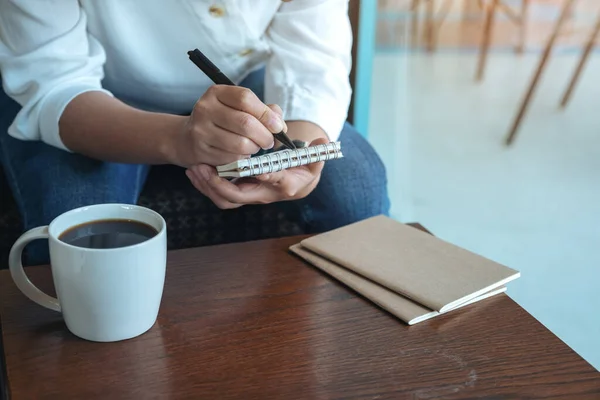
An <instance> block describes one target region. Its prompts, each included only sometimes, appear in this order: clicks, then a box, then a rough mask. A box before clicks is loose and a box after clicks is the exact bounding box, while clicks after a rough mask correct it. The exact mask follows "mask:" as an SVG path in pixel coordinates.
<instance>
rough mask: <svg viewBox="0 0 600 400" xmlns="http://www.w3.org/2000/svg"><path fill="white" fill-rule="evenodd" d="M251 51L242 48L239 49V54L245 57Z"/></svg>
mask: <svg viewBox="0 0 600 400" xmlns="http://www.w3.org/2000/svg"><path fill="white" fill-rule="evenodd" d="M252 53H254V50H252V49H244V50H242V51H240V56H242V57H245V56H249V55H250V54H252Z"/></svg>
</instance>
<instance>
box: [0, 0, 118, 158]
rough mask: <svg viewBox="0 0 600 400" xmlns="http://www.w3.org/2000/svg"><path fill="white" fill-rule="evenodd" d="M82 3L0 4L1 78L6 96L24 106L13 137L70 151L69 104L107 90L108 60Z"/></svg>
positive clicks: (26, 0)
mask: <svg viewBox="0 0 600 400" xmlns="http://www.w3.org/2000/svg"><path fill="white" fill-rule="evenodd" d="M86 23H87V18H86V15H85V13H84V12H83V10H82V9H81V7H80V6H79V2H78V1H76V0H44V1H37V0H2V1H0V74H1V75H2V84H3V88H4V91H5V93H6V94H7V95H8V96H9V97H11V98H12V99H14V100H15V101H16V102H17V103H19V104H20V105H21V107H22V108H21V110H20V111H19V113H18V114H17V116H16V117H15V119H14V121H13V122H12V124H11V125H10V127H9V129H8V134H10V135H11V136H14V137H16V138H18V139H22V140H41V141H43V142H45V143H47V144H49V145H52V146H55V147H58V148H61V149H63V150H67V151H69V150H68V149H67V148H66V146H65V145H64V144H63V142H62V140H61V138H60V135H59V129H58V122H59V119H60V117H61V115H62V113H63V110H64V109H65V107H66V106H67V104H68V103H69V102H70V101H71V100H72V99H73V98H74V97H76V96H77V95H79V94H81V93H83V92H87V91H92V90H95V91H103V92H105V93H107V94H109V95H112V94H111V93H110V92H108V91H106V90H104V89H102V85H101V81H102V78H103V76H104V71H103V66H104V63H105V61H106V56H105V52H104V49H103V48H102V46H101V45H100V43H99V42H98V41H97V40H95V39H94V38H93V37H92V36H90V35H88V33H87V27H86Z"/></svg>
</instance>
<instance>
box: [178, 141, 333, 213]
mask: <svg viewBox="0 0 600 400" xmlns="http://www.w3.org/2000/svg"><path fill="white" fill-rule="evenodd" d="M327 142H328V141H327V139H325V138H318V139H315V140H313V141H312V142H311V143H310V145H311V146H314V145H317V144H325V143H327ZM323 165H324V162H323V161H321V162H318V163H313V164H308V165H303V166H299V167H295V168H290V169H287V170H283V171H279V172H273V173H270V174H264V175H259V176H256V177H253V178H238V179H236V180H233V181H229V180H227V179H224V178H221V177H219V176H218V174H217V171H216V169H215V168H213V167H211V166H209V165H204V164H203V165H196V166H193V167H191V168H190V169H188V170H187V171H186V174H187V176H188V178H189V179H190V181H191V182H192V184H193V185H194V187H195V188H196V189H198V190H199V191H200V192H201V193H202V194H204V195H205V196H207V197H208V198H210V199H211V200H212V201H213V203H215V204H216V205H217V207H219V208H221V209H231V208H238V207H241V206H243V205H246V204H267V203H274V202H277V201H287V200H298V199H301V198H303V197H306V196H307V195H308V194H310V192H312V191H313V189H314V188H315V187H316V186H317V184H318V183H319V179H320V177H321V171H322V170H323Z"/></svg>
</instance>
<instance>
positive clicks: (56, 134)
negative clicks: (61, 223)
mask: <svg viewBox="0 0 600 400" xmlns="http://www.w3.org/2000/svg"><path fill="white" fill-rule="evenodd" d="M347 3H348V2H347V0H346V1H344V0H291V1H283V2H282V1H281V0H237V1H236V0H221V1H202V0H196V1H193V0H188V1H179V2H162V1H149V2H148V1H145V2H141V1H140V2H133V1H120V0H107V1H92V0H87V1H86V0H81V1H77V0H53V1H44V2H32V1H27V0H0V74H1V75H2V82H3V88H4V92H5V94H4V93H0V106H1V108H0V110H1V111H0V160H1V161H2V165H3V168H4V170H5V173H6V174H7V177H8V180H9V182H10V184H11V188H12V191H13V195H14V197H15V199H16V201H17V203H18V205H19V209H20V211H21V214H22V219H23V221H24V225H25V226H24V228H25V229H29V228H31V227H33V226H38V225H43V224H47V223H48V222H49V221H51V220H52V219H53V218H54V217H55V216H57V215H58V214H60V213H62V212H64V211H66V210H69V209H72V208H75V207H79V206H82V205H87V204H95V203H103V202H124V203H135V202H136V201H137V200H138V196H139V194H140V190H141V188H142V186H143V184H144V180H145V178H146V175H147V171H148V168H149V166H150V165H158V164H174V165H178V166H181V167H183V168H185V173H186V174H187V176H188V177H189V179H190V182H191V183H192V184H193V185H194V186H195V187H196V188H197V189H198V190H199V191H200V192H201V193H202V194H203V195H204V196H207V197H209V198H210V199H211V200H212V201H213V202H214V203H215V204H216V205H217V206H218V207H219V208H221V209H230V208H237V207H240V206H243V205H249V204H264V203H274V202H281V201H290V200H293V201H292V202H290V204H291V206H293V207H298V215H299V218H303V220H304V221H308V223H309V225H310V226H311V229H312V230H313V231H322V230H326V229H332V228H335V227H338V226H341V225H344V224H348V223H351V222H354V221H356V220H359V219H363V218H366V217H369V216H372V215H376V214H381V213H384V214H385V213H387V212H388V209H389V202H388V198H387V191H386V179H385V171H384V169H383V166H382V164H381V161H380V160H379V158H378V157H377V155H376V154H375V152H374V151H373V149H372V148H371V147H370V146H369V145H368V144H367V142H366V141H364V140H362V138H361V137H360V136H359V135H358V134H357V132H356V131H355V130H354V128H353V127H352V126H350V125H348V124H347V123H345V119H346V116H347V115H346V113H347V109H348V104H349V101H350V96H351V89H350V85H349V82H348V74H349V68H350V51H351V41H352V37H351V29H350V26H349V21H348V14H347V12H348V8H347V7H348V4H347ZM194 48H199V49H200V50H201V51H202V52H203V53H204V54H205V55H206V56H207V57H208V58H209V59H211V60H212V61H213V62H214V63H215V64H216V65H217V66H218V67H219V68H220V69H221V70H222V71H223V72H224V73H225V75H227V76H228V77H230V78H231V79H232V80H233V81H234V82H236V83H238V84H240V86H245V87H232V86H220V85H213V84H212V82H211V81H210V80H209V79H208V78H207V77H206V76H205V75H204V74H203V73H202V72H201V71H200V70H199V69H198V68H197V67H196V66H195V65H194V64H193V63H191V62H190V61H189V59H188V58H187V51H188V50H190V49H194ZM248 88H250V89H248ZM282 128H283V129H285V128H287V133H288V136H289V137H290V138H292V139H293V140H300V141H304V142H308V143H310V144H311V145H314V144H318V143H325V142H328V141H336V140H340V141H341V142H342V148H343V151H344V155H345V158H343V159H340V160H336V161H335V162H330V163H328V164H327V165H326V166H325V167H324V165H323V163H317V164H312V165H309V166H304V167H298V168H293V169H290V170H286V171H281V172H278V173H273V174H268V175H264V176H261V177H260V178H258V179H257V180H255V181H253V182H243V183H238V184H235V183H231V182H228V181H225V180H223V179H220V178H219V177H218V176H216V173H215V168H214V166H216V165H221V164H225V163H228V162H231V161H233V160H237V159H240V158H244V157H248V156H249V155H253V154H256V153H257V152H258V151H260V150H261V149H271V148H273V147H274V146H275V147H277V146H278V143H275V142H274V140H273V136H272V133H275V132H279V131H281V130H282ZM42 248H45V246H44V247H40V249H42ZM38 251H39V253H37V251H36V253H35V254H34V255H33V258H34V259H35V261H36V262H44V261H46V260H47V253H45V252H44V251H43V250H38Z"/></svg>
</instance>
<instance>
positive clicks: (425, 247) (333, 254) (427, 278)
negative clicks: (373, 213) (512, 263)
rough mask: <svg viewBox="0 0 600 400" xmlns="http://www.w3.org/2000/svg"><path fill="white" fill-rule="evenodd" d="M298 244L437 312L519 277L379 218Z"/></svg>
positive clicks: (456, 247)
mask: <svg viewBox="0 0 600 400" xmlns="http://www.w3.org/2000/svg"><path fill="white" fill-rule="evenodd" d="M301 246H302V247H303V248H305V249H307V250H310V251H312V252H313V253H316V254H317V255H319V256H321V257H322V258H325V259H327V260H329V261H331V262H334V263H336V264H338V265H340V266H343V267H345V268H346V269H348V270H350V271H351V272H354V273H356V274H358V275H360V276H362V277H364V278H366V279H369V280H371V281H373V282H375V283H377V284H379V285H381V286H384V287H385V288H387V289H389V290H391V291H393V292H396V293H398V294H400V295H402V296H404V297H406V298H409V299H411V300H412V301H414V302H416V303H418V304H420V305H422V306H423V307H425V308H428V309H430V310H433V311H437V312H440V313H443V312H446V311H449V310H452V309H453V308H456V307H457V306H459V305H461V304H463V303H466V302H469V301H471V300H473V299H475V298H477V297H479V296H482V295H484V294H486V293H488V292H490V291H492V290H495V289H497V288H499V287H501V286H504V285H506V284H507V283H508V282H510V281H512V280H514V279H516V278H518V277H519V276H520V273H519V272H518V271H516V270H514V269H512V268H508V267H506V266H504V265H501V264H498V263H496V262H494V261H491V260H489V259H487V258H484V257H482V256H479V255H477V254H474V253H472V252H469V251H467V250H465V249H462V248H460V247H458V246H455V245H453V244H450V243H448V242H445V241H443V240H442V239H439V238H437V237H435V236H433V235H430V234H428V233H425V232H422V231H420V230H418V229H415V228H413V227H411V226H408V225H405V224H402V223H400V222H397V221H395V220H393V219H391V218H388V217H385V216H382V215H380V216H377V217H372V218H368V219H365V220H363V221H359V222H356V223H354V224H350V225H347V226H345V227H342V228H338V229H335V230H332V231H329V232H326V233H323V234H320V235H316V236H313V237H310V238H308V239H305V240H303V241H302V242H301Z"/></svg>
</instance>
